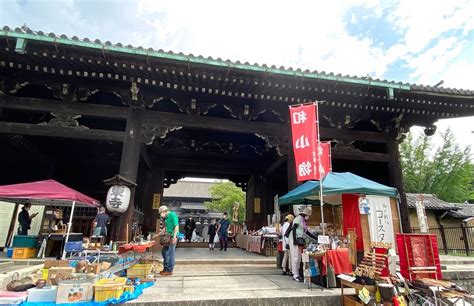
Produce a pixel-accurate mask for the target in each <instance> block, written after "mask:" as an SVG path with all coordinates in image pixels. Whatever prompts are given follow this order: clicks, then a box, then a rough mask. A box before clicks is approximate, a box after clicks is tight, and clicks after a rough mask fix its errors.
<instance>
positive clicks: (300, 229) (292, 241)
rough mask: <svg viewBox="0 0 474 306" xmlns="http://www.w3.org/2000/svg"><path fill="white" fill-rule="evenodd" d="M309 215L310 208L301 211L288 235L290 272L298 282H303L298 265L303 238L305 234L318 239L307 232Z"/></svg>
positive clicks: (303, 244) (304, 242)
mask: <svg viewBox="0 0 474 306" xmlns="http://www.w3.org/2000/svg"><path fill="white" fill-rule="evenodd" d="M311 213H312V211H311V207H305V208H304V209H303V211H302V212H301V213H300V214H299V215H298V216H296V218H295V219H294V220H293V224H292V225H291V231H290V232H289V235H288V236H289V237H288V243H289V245H290V258H291V272H292V273H293V279H294V280H295V281H298V282H302V281H303V276H302V275H300V264H301V252H302V249H303V248H304V247H305V245H306V240H305V239H304V236H305V234H306V235H307V236H309V237H311V238H313V239H316V240H317V239H318V238H317V237H316V236H314V235H313V234H311V233H310V232H309V230H308V226H307V225H306V222H307V221H308V220H309V217H311Z"/></svg>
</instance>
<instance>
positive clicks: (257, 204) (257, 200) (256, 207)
mask: <svg viewBox="0 0 474 306" xmlns="http://www.w3.org/2000/svg"><path fill="white" fill-rule="evenodd" d="M253 205H254V207H253V212H254V213H256V214H259V213H260V198H255V199H254V200H253Z"/></svg>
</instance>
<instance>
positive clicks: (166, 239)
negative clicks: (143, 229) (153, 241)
mask: <svg viewBox="0 0 474 306" xmlns="http://www.w3.org/2000/svg"><path fill="white" fill-rule="evenodd" d="M170 244H171V235H170V234H168V233H165V234H163V235H160V245H162V246H168V245H170Z"/></svg>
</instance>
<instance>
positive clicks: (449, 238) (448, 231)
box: [412, 224, 474, 256]
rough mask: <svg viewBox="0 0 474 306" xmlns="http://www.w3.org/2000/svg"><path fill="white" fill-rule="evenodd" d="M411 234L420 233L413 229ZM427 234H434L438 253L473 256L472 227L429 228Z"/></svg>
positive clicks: (418, 230) (417, 229) (473, 240)
mask: <svg viewBox="0 0 474 306" xmlns="http://www.w3.org/2000/svg"><path fill="white" fill-rule="evenodd" d="M412 232H413V233H417V234H418V233H421V232H420V229H419V228H413V229H412ZM429 234H434V235H436V237H437V240H438V248H439V251H440V253H442V252H444V253H445V254H446V255H448V254H454V255H455V254H460V255H461V254H466V255H467V256H470V255H474V226H467V225H464V224H461V225H459V226H452V225H450V226H443V225H440V226H439V227H436V228H430V229H429Z"/></svg>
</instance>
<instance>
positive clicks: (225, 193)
mask: <svg viewBox="0 0 474 306" xmlns="http://www.w3.org/2000/svg"><path fill="white" fill-rule="evenodd" d="M210 191H211V195H212V201H210V202H204V205H205V206H206V207H207V208H209V209H211V210H214V211H219V212H225V211H226V212H227V213H228V214H229V219H232V211H233V210H232V209H233V207H234V203H235V202H238V203H239V204H240V206H239V222H242V221H244V220H245V193H244V192H243V191H242V189H240V188H239V187H237V186H236V185H235V184H234V183H232V182H222V183H218V184H216V185H214V186H212V187H211V190H210Z"/></svg>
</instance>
